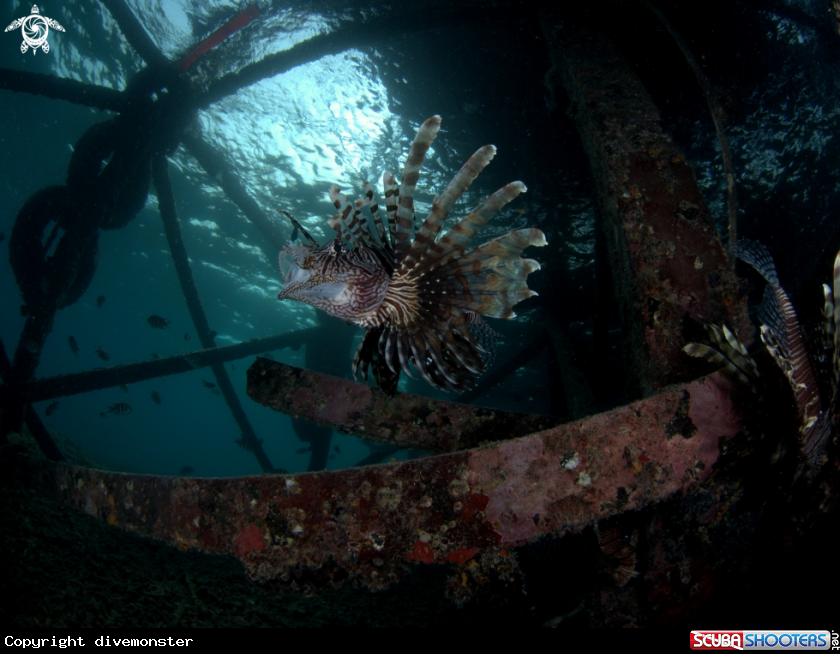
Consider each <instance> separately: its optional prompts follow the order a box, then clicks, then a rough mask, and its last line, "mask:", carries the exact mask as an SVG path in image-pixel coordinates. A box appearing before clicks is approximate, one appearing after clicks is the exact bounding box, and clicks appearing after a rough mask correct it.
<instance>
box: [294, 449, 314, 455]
mask: <svg viewBox="0 0 840 654" xmlns="http://www.w3.org/2000/svg"><path fill="white" fill-rule="evenodd" d="M311 451H312V448H311V447H302V448H300V449H299V450H298V451H297V452H296V454H306V453H307V452H311Z"/></svg>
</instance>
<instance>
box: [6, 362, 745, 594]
mask: <svg viewBox="0 0 840 654" xmlns="http://www.w3.org/2000/svg"><path fill="white" fill-rule="evenodd" d="M290 374H293V373H290ZM335 390H336V392H337V393H340V392H341V391H339V390H338V389H335ZM735 390H737V389H734V388H733V382H731V381H730V380H729V379H728V378H726V377H725V376H724V375H723V374H722V373H714V374H712V375H709V376H708V377H705V378H703V379H700V380H697V381H694V382H692V383H690V384H686V385H684V386H681V387H676V388H673V389H671V390H668V391H665V392H662V393H660V394H658V395H655V396H652V397H649V398H647V399H645V400H642V401H640V402H637V403H635V404H631V405H629V406H625V407H622V408H619V409H616V410H614V411H611V412H609V413H604V414H601V415H597V416H593V417H591V418H588V419H586V420H582V421H576V422H574V423H571V424H567V425H563V426H560V427H555V428H553V429H549V430H546V431H543V432H540V433H536V434H532V435H530V436H526V437H523V438H519V439H515V440H510V441H505V442H503V443H498V444H494V445H492V446H486V447H483V448H478V449H474V450H467V451H461V452H455V453H451V454H444V455H439V456H433V457H428V458H425V459H416V460H412V461H405V462H399V463H391V464H386V465H379V466H369V467H366V468H351V469H347V470H339V471H323V472H318V473H303V474H297V475H283V476H281V475H262V476H254V477H239V478H230V479H190V478H181V477H155V476H149V475H132V474H122V473H113V472H104V471H99V470H91V469H87V468H77V467H73V466H68V465H66V464H59V463H55V462H50V461H46V460H39V459H32V458H28V457H20V459H19V461H17V462H16V465H15V466H14V468H13V470H11V471H10V473H9V474H11V475H16V476H18V477H19V478H20V479H21V480H23V481H25V483H26V484H27V485H32V484H35V485H37V486H39V487H40V488H41V489H44V490H46V491H48V492H50V493H51V494H54V495H55V496H57V497H58V498H59V499H60V500H62V501H63V502H65V503H66V504H68V505H70V506H73V507H76V508H77V509H79V510H81V511H84V512H85V513H87V514H89V515H92V516H96V517H98V518H100V519H102V520H104V521H106V522H107V523H108V524H110V525H113V526H116V527H119V528H121V529H124V530H128V531H131V532H134V533H137V534H141V535H145V536H149V537H152V538H155V539H158V540H161V541H165V542H167V543H170V544H172V545H174V546H177V547H179V548H182V549H185V550H187V549H196V550H201V551H204V552H217V553H227V554H232V555H234V556H236V557H238V558H239V559H240V560H241V561H242V562H243V564H244V565H245V567H246V569H247V571H248V574H249V575H250V576H251V578H252V579H254V580H256V581H259V582H278V583H283V582H284V581H289V582H290V583H297V582H301V583H303V581H306V583H310V584H311V585H314V586H317V585H318V584H336V583H340V582H341V581H342V580H345V579H348V578H351V579H354V580H357V581H359V582H360V583H362V584H364V585H366V586H368V587H369V588H372V589H377V588H383V587H385V586H387V585H388V584H390V583H391V582H392V581H394V580H396V579H398V578H399V576H400V575H401V574H403V573H404V564H405V563H409V562H415V563H416V562H423V563H432V562H453V563H459V564H461V563H465V562H466V561H468V560H469V559H470V558H471V557H473V556H474V555H476V554H477V553H479V552H485V551H497V550H498V548H500V547H505V546H512V545H518V544H522V543H525V542H527V541H529V540H532V539H534V538H537V537H539V536H541V535H544V534H556V535H560V534H564V533H568V532H572V531H577V530H580V529H583V528H584V527H586V526H587V525H591V524H593V523H595V522H596V521H599V520H602V519H604V518H607V517H610V516H614V515H616V514H618V513H621V512H626V511H632V510H635V509H639V508H641V507H643V506H646V505H649V504H651V503H655V502H659V501H662V500H664V499H666V498H668V497H669V496H671V495H673V494H675V493H685V492H688V491H689V490H690V489H692V488H693V487H695V486H696V485H697V484H698V483H699V482H700V481H701V480H703V479H704V478H706V477H707V476H709V475H710V474H711V472H712V468H713V466H714V464H715V462H716V461H717V459H718V456H719V447H720V444H721V443H723V442H726V440H727V439H730V438H732V437H733V436H735V434H737V433H738V432H739V430H740V429H741V427H742V425H743V416H742V414H741V413H740V411H739V409H738V408H737V406H738V405H737V404H736V403H735V402H734V401H733V400H732V396H733V391H735ZM336 397H341V396H340V395H336ZM295 580H297V582H296V581H295Z"/></svg>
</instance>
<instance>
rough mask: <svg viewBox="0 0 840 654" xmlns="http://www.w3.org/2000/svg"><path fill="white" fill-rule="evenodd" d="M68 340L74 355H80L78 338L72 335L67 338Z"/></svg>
mask: <svg viewBox="0 0 840 654" xmlns="http://www.w3.org/2000/svg"><path fill="white" fill-rule="evenodd" d="M67 342H68V343H69V344H70V351H71V352H72V353H73V354H74V355H76V356H79V344H78V343H77V342H76V339H75V338H73V337H72V336H71V337H70V338H68V339H67Z"/></svg>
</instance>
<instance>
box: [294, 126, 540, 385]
mask: <svg viewBox="0 0 840 654" xmlns="http://www.w3.org/2000/svg"><path fill="white" fill-rule="evenodd" d="M439 129H440V117H439V116H433V117H432V118H429V119H428V120H426V121H425V122H424V123H423V124H422V125H421V126H420V129H419V130H418V132H417V135H416V136H415V138H414V142H413V143H412V144H411V149H410V150H409V153H408V158H407V160H406V163H405V168H404V170H403V175H402V181H401V183H400V184H397V181H396V179H395V178H394V175H393V174H392V173H385V174H384V175H383V177H382V182H383V186H384V189H385V208H386V214H387V219H386V221H383V220H382V217H381V215H380V212H379V205H378V203H377V201H376V200H375V198H374V193H373V187H372V186H371V185H370V184H368V183H365V185H364V194H365V197H364V198H362V199H358V200H356V201H355V203H352V204H351V203H350V202H348V200H347V198H346V197H345V196H344V195H343V194H342V193H341V191H340V190H339V188H338V187H337V186H336V185H333V186H332V187H331V188H330V199H331V200H332V202H333V205H334V206H335V207H336V209H337V210H338V213H337V214H336V215H335V216H333V217H332V218H331V219H330V221H329V224H330V226H331V227H332V228H333V229H334V230H335V232H336V237H335V239H334V240H332V241H331V242H329V243H327V244H326V245H323V246H319V245H318V244H317V243H316V242H315V241H314V239H312V237H311V236H309V234H307V233H306V231H305V230H304V229H303V228H302V227H301V226H300V225H299V224H298V223H297V222H295V225H296V227H297V228H299V229H300V231H301V232H303V235H304V236H305V237H306V238H307V240H308V241H309V244H308V245H307V244H291V243H290V244H287V245H285V246H284V247H283V249H282V250H281V252H280V270H281V273H282V275H283V285H284V288H283V290H282V291H281V292H280V294H279V295H278V298H279V299H281V300H283V299H286V298H288V299H292V300H299V301H301V302H305V303H307V304H310V305H312V306H314V307H316V308H318V309H321V310H322V311H325V312H327V313H328V314H330V315H332V316H336V317H338V318H342V319H344V320H346V321H348V322H352V323H355V324H356V325H359V326H360V327H364V328H365V329H366V330H367V333H366V334H365V336H364V339H363V340H362V343H361V345H360V346H359V348H358V350H357V351H356V355H355V357H354V359H353V374H354V376H355V375H356V374H357V372H358V371H359V369H361V372H362V374H363V376H364V377H365V379H367V372H368V369H369V368H370V369H371V370H372V374H373V377H374V379H375V380H376V381H377V383H378V384H379V385H380V387H382V388H383V390H385V391H386V392H388V393H391V394H393V393H394V392H396V387H397V382H398V381H399V376H400V372H401V371H402V370H404V371H405V372H406V374H407V375H409V376H410V377H413V376H414V375H412V373H411V370H410V369H409V363H411V364H412V366H413V367H414V368H415V369H416V370H417V372H418V373H419V374H420V376H422V377H423V379H425V380H426V381H427V382H429V383H430V384H431V385H432V386H434V387H435V388H440V389H447V388H451V389H453V390H456V391H459V392H460V391H463V390H466V389H468V388H470V387H471V386H472V385H473V383H474V382H475V380H476V379H477V378H478V377H479V375H481V373H482V372H483V371H484V367H485V363H486V361H487V359H488V354H489V353H490V351H491V350H492V347H493V344H494V342H495V334H494V332H493V330H492V329H490V328H489V327H488V326H487V325H486V324H485V323H484V322H483V320H482V316H489V317H493V318H512V317H513V316H514V315H515V314H514V312H513V307H514V305H516V304H517V303H518V302H520V301H522V300H524V299H526V298H529V297H531V296H533V295H536V293H534V291H531V290H530V289H529V288H528V286H527V283H526V279H527V277H528V275H529V274H530V273H532V272H534V271H535V270H539V268H540V266H539V264H538V263H537V262H536V261H534V260H532V259H523V258H521V257H520V255H521V254H522V251H523V250H524V249H525V248H526V247H528V246H531V245H535V246H543V245H546V241H545V237H544V236H543V233H542V232H541V231H540V230H538V229H521V230H517V231H513V232H509V233H507V234H505V235H504V236H500V237H499V238H496V239H493V240H491V241H488V242H487V243H484V244H482V245H479V246H478V247H474V248H471V249H468V247H469V245H470V243H471V241H472V239H473V237H474V236H475V235H476V233H477V232H478V230H479V229H481V227H483V226H484V225H485V224H486V223H487V221H488V220H490V218H492V217H493V216H494V215H495V214H496V213H497V212H498V211H499V210H500V209H501V208H502V207H504V206H505V205H506V204H507V203H508V202H510V201H511V200H513V199H514V198H515V197H516V196H518V195H519V194H520V193H523V192H524V191H525V190H526V189H525V185H524V184H523V183H522V182H512V183H510V184H508V185H506V186H504V187H502V188H501V189H499V190H498V191H496V192H495V193H493V194H492V195H491V196H490V197H488V198H487V199H486V200H484V201H483V202H481V203H480V204H479V205H478V206H476V207H475V208H474V209H473V210H472V211H471V212H470V213H469V214H468V215H467V216H466V217H464V218H462V219H461V220H460V221H459V222H458V223H457V224H455V225H454V226H453V227H452V228H451V229H450V230H449V231H448V232H446V233H445V234H444V235H442V236H441V232H442V229H443V224H444V221H445V220H446V218H447V216H448V215H449V212H450V211H451V209H452V207H453V206H454V204H455V202H456V201H457V200H458V199H459V198H460V197H461V195H462V194H463V193H464V191H466V190H467V189H468V188H469V186H470V184H472V182H473V181H474V180H475V178H476V177H477V176H478V175H479V173H481V171H482V170H483V169H484V167H485V166H486V165H487V164H488V163H490V160H491V159H492V158H493V156H494V155H495V154H496V148H495V147H493V146H492V145H485V146H484V147H482V148H480V149H479V150H478V151H477V152H476V153H475V154H473V156H472V157H470V158H469V160H468V161H467V162H466V163H465V164H464V166H463V167H462V168H461V170H460V171H458V173H457V174H456V175H455V177H453V178H452V181H450V182H449V184H448V185H447V187H446V188H445V189H444V190H443V192H441V193H440V195H438V196H437V197H435V199H434V200H433V202H432V208H431V210H430V211H429V213H428V215H427V216H426V218H425V220H423V222H422V223H418V221H416V220H415V215H414V189H415V186H416V185H417V181H418V179H419V176H420V167H421V166H422V165H423V161H424V160H425V157H426V152H427V151H428V149H429V147H430V146H431V144H432V141H433V140H434V139H435V137H436V136H437V133H438V130H439ZM365 207H367V208H368V209H369V211H370V221H368V219H367V217H366V216H365V215H363V213H362V210H363V209H364V208H365ZM371 223H372V224H371ZM412 235H413V239H412Z"/></svg>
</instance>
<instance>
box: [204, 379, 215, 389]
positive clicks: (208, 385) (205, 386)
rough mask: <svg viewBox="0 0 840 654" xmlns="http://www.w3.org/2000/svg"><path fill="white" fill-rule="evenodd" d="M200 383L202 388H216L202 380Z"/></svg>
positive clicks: (211, 383)
mask: <svg viewBox="0 0 840 654" xmlns="http://www.w3.org/2000/svg"><path fill="white" fill-rule="evenodd" d="M201 383H202V384H204V388H216V384H214V383H213V382H209V381H204V380H203V379H202V380H201Z"/></svg>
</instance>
